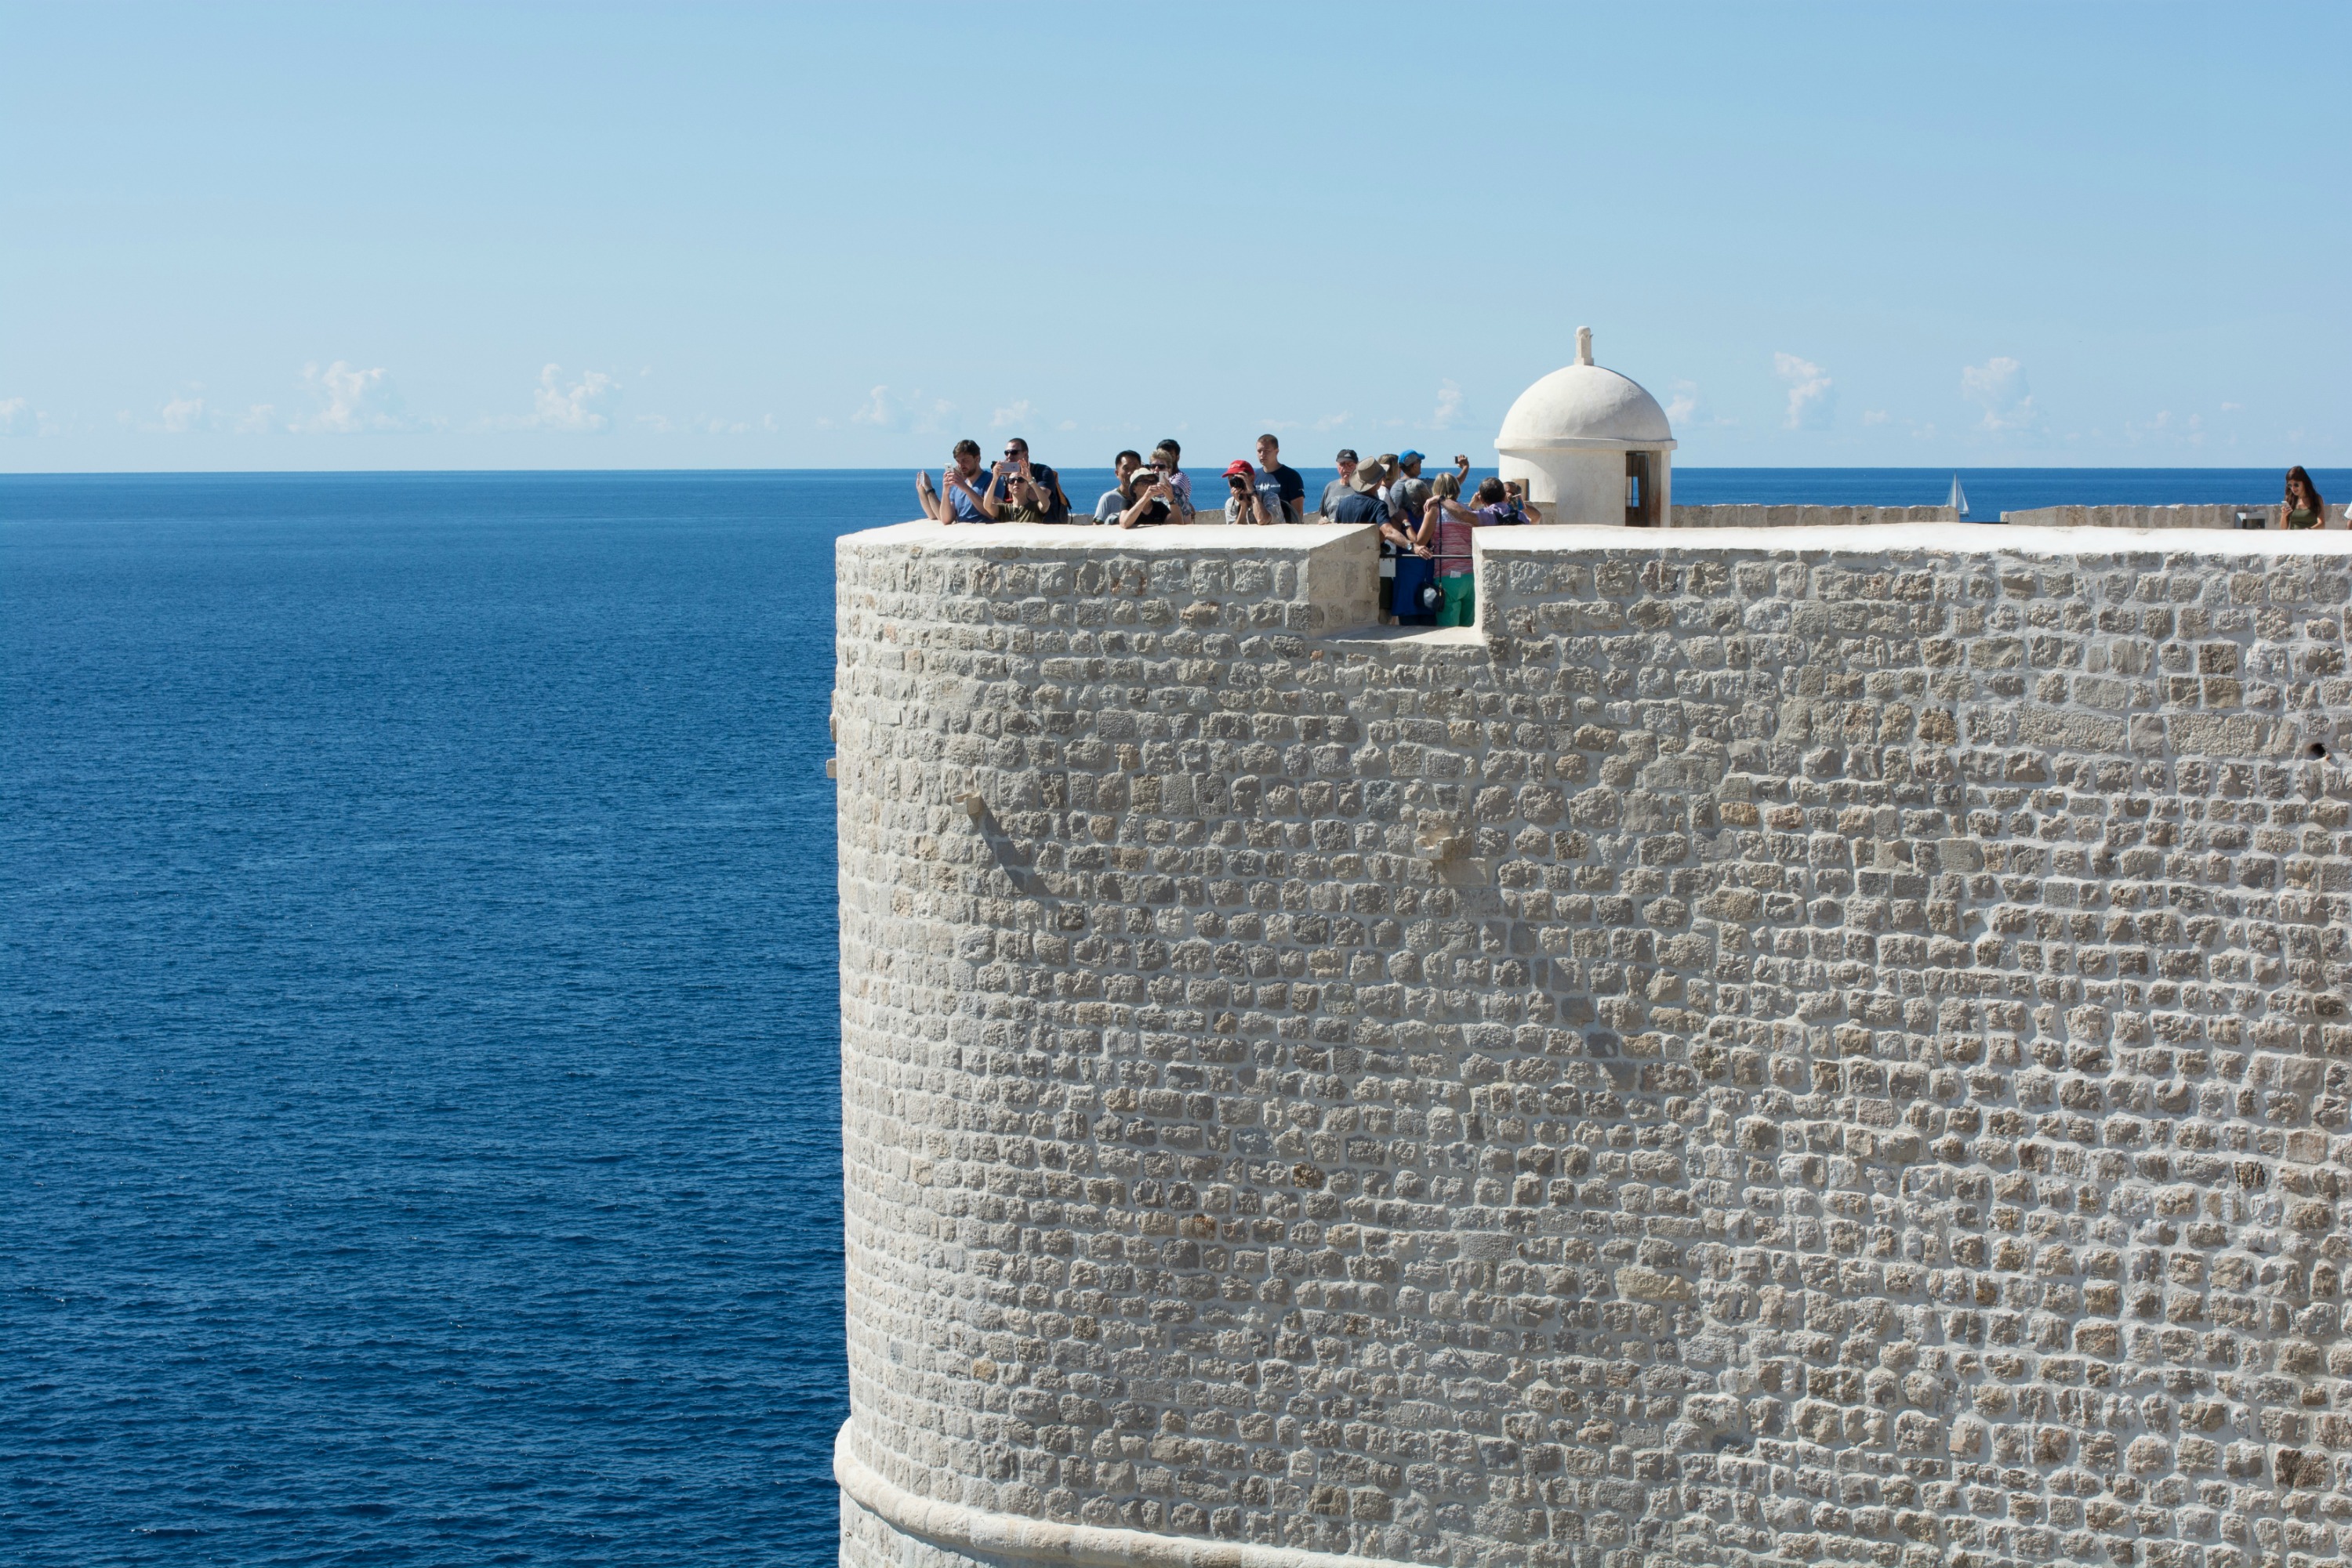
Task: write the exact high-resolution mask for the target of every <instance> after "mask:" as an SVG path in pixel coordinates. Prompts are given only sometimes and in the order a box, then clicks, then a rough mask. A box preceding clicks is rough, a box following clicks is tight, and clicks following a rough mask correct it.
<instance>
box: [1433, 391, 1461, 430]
mask: <svg viewBox="0 0 2352 1568" xmlns="http://www.w3.org/2000/svg"><path fill="white" fill-rule="evenodd" d="M1461 413H1462V389H1461V388H1460V387H1459V386H1457V385H1455V384H1454V383H1453V382H1451V381H1441V382H1439V383H1438V384H1437V406H1436V408H1434V409H1433V410H1432V411H1431V413H1430V416H1429V427H1430V428H1431V429H1433V430H1451V429H1453V428H1454V420H1455V419H1456V418H1458V417H1459V416H1461Z"/></svg>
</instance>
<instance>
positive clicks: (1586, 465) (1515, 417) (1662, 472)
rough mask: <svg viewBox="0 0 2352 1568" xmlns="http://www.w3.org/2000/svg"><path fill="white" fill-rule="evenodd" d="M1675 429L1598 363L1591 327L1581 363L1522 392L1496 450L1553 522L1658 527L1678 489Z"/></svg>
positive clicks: (1579, 339) (1506, 471) (1507, 474)
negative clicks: (1674, 484) (1594, 360)
mask: <svg viewBox="0 0 2352 1568" xmlns="http://www.w3.org/2000/svg"><path fill="white" fill-rule="evenodd" d="M1674 449H1675V437H1674V430H1673V428H1672V427H1671V426H1668V425H1667V423H1666V411H1665V410H1664V409H1663V408H1661V407H1659V406H1658V400H1657V399H1656V398H1654V397H1653V396H1651V395H1649V394H1648V393H1646V392H1644V391H1643V390H1642V388H1641V386H1640V385H1639V384H1637V383H1635V382H1633V381H1631V380H1629V379H1627V378H1626V377H1624V376H1622V375H1619V374H1617V373H1616V372H1615V371H1613V370H1603V369H1601V367H1600V366H1599V365H1597V364H1594V363H1592V329H1591V327H1579V328H1577V329H1576V363H1574V364H1571V365H1568V366H1565V367H1563V368H1561V369H1559V370H1556V371H1554V372H1552V373H1551V374H1549V375H1548V376H1545V377H1544V378H1543V379H1542V380H1541V381H1538V382H1537V383H1536V384H1534V385H1533V386H1530V387H1528V389H1527V390H1526V391H1525V392H1522V393H1521V394H1519V399H1518V401H1517V403H1514V404H1512V405H1511V411H1510V412H1509V413H1508V414H1506V415H1504V416H1503V429H1502V433H1501V434H1500V435H1498V436H1496V437H1495V450H1496V452H1498V453H1499V454H1501V456H1502V460H1503V461H1502V474H1503V478H1505V479H1522V480H1525V481H1526V483H1527V487H1528V500H1532V501H1534V502H1536V503H1537V504H1538V505H1539V506H1540V507H1541V508H1542V509H1543V514H1544V521H1547V522H1572V523H1585V524H1593V523H1603V524H1612V525H1622V524H1632V525H1633V526H1636V527H1656V526H1657V525H1659V524H1661V523H1663V522H1664V521H1666V518H1667V512H1666V508H1667V506H1668V505H1669V504H1670V500H1669V498H1670V497H1671V495H1672V493H1673V465H1674V459H1673V458H1672V457H1671V456H1670V455H1669V454H1671V453H1672V452H1673V451H1674Z"/></svg>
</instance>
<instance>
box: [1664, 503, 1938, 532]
mask: <svg viewBox="0 0 2352 1568" xmlns="http://www.w3.org/2000/svg"><path fill="white" fill-rule="evenodd" d="M1672 510H1673V516H1672V518H1671V520H1670V521H1669V522H1668V524H1667V526H1668V527H1671V528H1824V527H1837V528H1853V527H1857V526H1860V525H1863V524H1866V523H1881V522H1957V521H1959V514H1958V512H1956V511H1954V510H1952V509H1951V508H1950V507H1948V506H1750V505H1732V506H1684V505H1682V504H1681V503H1680V502H1676V503H1675V506H1674V508H1673V509H1672Z"/></svg>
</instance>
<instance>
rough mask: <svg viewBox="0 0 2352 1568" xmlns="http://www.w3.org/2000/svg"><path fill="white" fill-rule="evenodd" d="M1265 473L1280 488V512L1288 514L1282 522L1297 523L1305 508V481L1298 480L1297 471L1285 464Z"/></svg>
mask: <svg viewBox="0 0 2352 1568" xmlns="http://www.w3.org/2000/svg"><path fill="white" fill-rule="evenodd" d="M1267 472H1269V473H1271V474H1272V475H1273V476H1274V481H1275V483H1276V484H1278V485H1280V486H1281V487H1282V510H1284V511H1285V512H1286V513H1287V514H1288V515H1287V516H1286V517H1285V518H1284V519H1283V521H1285V522H1297V521H1298V520H1299V518H1300V516H1301V515H1302V514H1303V513H1304V512H1305V510H1306V507H1307V481H1306V480H1305V479H1300V478H1299V477H1298V470H1297V468H1292V467H1291V466H1290V465H1289V464H1287V463H1276V465H1275V466H1274V467H1273V468H1270V469H1268V470H1267Z"/></svg>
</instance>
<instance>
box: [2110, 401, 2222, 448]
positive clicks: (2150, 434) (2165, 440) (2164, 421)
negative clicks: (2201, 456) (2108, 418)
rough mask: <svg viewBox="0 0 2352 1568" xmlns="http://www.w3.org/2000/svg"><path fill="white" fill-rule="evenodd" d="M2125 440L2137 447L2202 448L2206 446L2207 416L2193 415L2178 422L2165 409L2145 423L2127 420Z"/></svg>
mask: <svg viewBox="0 0 2352 1568" xmlns="http://www.w3.org/2000/svg"><path fill="white" fill-rule="evenodd" d="M2124 439H2125V440H2126V441H2128V442H2130V443H2131V444H2132V445H2133V446H2135V447H2202V446H2203V445H2204V444H2205V416H2203V415H2201V414H2192V415H2190V416H2189V417H2188V418H2186V419H2179V420H2176V419H2175V418H2173V416H2172V411H2171V410H2170V409H2165V410H2164V411H2162V412H2160V413H2159V414H2158V415H2157V416H2156V417H2155V418H2153V419H2150V420H2147V421H2145V422H2142V421H2137V420H2128V419H2127V420H2126V421H2125V422H2124Z"/></svg>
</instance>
